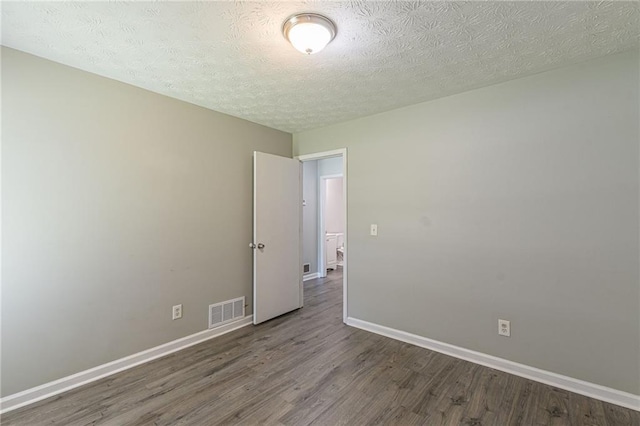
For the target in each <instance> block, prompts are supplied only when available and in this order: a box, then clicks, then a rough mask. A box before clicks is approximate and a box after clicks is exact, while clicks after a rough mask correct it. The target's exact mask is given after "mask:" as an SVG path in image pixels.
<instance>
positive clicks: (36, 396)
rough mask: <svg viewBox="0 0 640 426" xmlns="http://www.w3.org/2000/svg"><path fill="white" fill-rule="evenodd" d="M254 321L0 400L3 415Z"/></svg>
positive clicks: (247, 318) (188, 338) (203, 333)
mask: <svg viewBox="0 0 640 426" xmlns="http://www.w3.org/2000/svg"><path fill="white" fill-rule="evenodd" d="M252 321H253V315H248V316H245V317H244V318H242V319H240V320H238V321H235V322H232V323H229V324H225V325H223V326H220V327H217V328H212V329H210V330H204V331H200V332H198V333H195V334H192V335H190V336H186V337H183V338H181V339H177V340H174V341H172V342H169V343H165V344H163V345H160V346H156V347H154V348H151V349H147V350H145V351H142V352H138V353H136V354H133V355H129V356H127V357H124V358H120V359H117V360H115V361H111V362H108V363H106V364H102V365H99V366H97V367H94V368H90V369H89V370H85V371H81V372H79V373H76V374H72V375H71V376H67V377H63V378H61V379H58V380H55V381H53V382H49V383H45V384H43V385H40V386H37V387H35V388H31V389H27V390H25V391H22V392H18V393H15V394H13V395H8V396H6V397H4V398H2V399H0V414H2V413H6V412H8V411H11V410H15V409H16V408H20V407H24V406H25V405H29V404H33V403H34V402H37V401H40V400H43V399H45V398H49V397H51V396H54V395H57V394H59V393H62V392H66V391H68V390H71V389H74V388H77V387H78V386H82V385H85V384H87V383H90V382H93V381H96V380H99V379H102V378H103V377H107V376H110V375H112V374H115V373H118V372H120V371H124V370H127V369H129V368H132V367H135V366H137V365H140V364H144V363H145V362H149V361H152V360H154V359H156V358H160V357H163V356H165V355H169V354H171V353H173V352H177V351H179V350H182V349H185V348H188V347H189V346H193V345H196V344H198V343H202V342H204V341H205V340H209V339H213V338H214V337H218V336H221V335H223V334H226V333H229V332H231V331H234V330H237V329H239V328H242V327H245V326H247V325H250V324H251V323H252Z"/></svg>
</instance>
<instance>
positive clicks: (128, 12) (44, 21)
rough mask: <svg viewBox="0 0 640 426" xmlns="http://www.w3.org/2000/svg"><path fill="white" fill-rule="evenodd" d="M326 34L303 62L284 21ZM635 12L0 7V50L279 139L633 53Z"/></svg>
mask: <svg viewBox="0 0 640 426" xmlns="http://www.w3.org/2000/svg"><path fill="white" fill-rule="evenodd" d="M308 11H312V12H318V13H322V14H325V15H326V16H328V17H330V18H331V19H332V20H334V21H335V22H336V24H337V26H338V35H337V37H336V39H335V40H334V41H333V42H332V43H331V44H330V45H329V46H328V47H327V48H326V49H325V50H324V51H322V52H320V53H318V54H316V55H312V56H305V55H302V54H300V53H299V52H297V51H296V50H295V49H293V47H291V46H290V45H289V44H288V42H287V41H286V40H285V39H284V38H283V37H282V34H281V25H282V22H283V21H284V20H285V18H287V17H288V16H289V15H291V14H293V13H299V12H308ZM639 16H640V13H639V3H638V2H583V1H574V2H572V1H569V2H415V1H414V2H402V1H396V2H365V1H350V2H346V1H345V2H324V1H322V2H320V1H316V2H313V1H308V2H157V3H149V2H144V3H142V2H141V3H109V2H64V3H63V2H32V3H28V2H3V4H2V44H4V45H5V46H9V47H12V48H15V49H18V50H22V51H25V52H28V53H32V54H34V55H37V56H41V57H44V58H48V59H51V60H53V61H57V62H61V63H63V64H67V65H70V66H73V67H77V68H80V69H83V70H86V71H90V72H93V73H96V74H100V75H103V76H106V77H109V78H113V79H116V80H120V81H123V82H126V83H129V84H132V85H135V86H139V87H143V88H145V89H148V90H151V91H154V92H157V93H162V94H165V95H167V96H171V97H175V98H178V99H182V100H185V101H187V102H191V103H194V104H197V105H201V106H203V107H206V108H210V109H213V110H216V111H220V112H224V113H227V114H230V115H233V116H237V117H241V118H244V119H247V120H250V121H253V122H256V123H261V124H264V125H266V126H270V127H274V128H276V129H280V130H284V131H288V132H300V131H303V130H308V129H313V128H317V127H322V126H326V125H329V124H333V123H337V122H341V121H346V120H350V119H354V118H357V117H362V116H366V115H371V114H375V113H378V112H382V111H387V110H390V109H394V108H398V107H401V106H405V105H410V104H415V103H418V102H422V101H426V100H430V99H435V98H438V97H442V96H446V95H449V94H453V93H458V92H462V91H465V90H469V89H472V88H477V87H482V86H486V85H490V84H494V83H498V82H502V81H506V80H510V79H513V78H517V77H521V76H525V75H530V74H533V73H537V72H540V71H544V70H548V69H551V68H556V67H559V66H563V65H566V64H570V63H576V62H579V61H582V60H586V59H590V58H594V57H597V56H602V55H606V54H610V53H615V52H619V51H623V50H627V49H630V48H638V35H639V32H640V30H639V28H640V20H639Z"/></svg>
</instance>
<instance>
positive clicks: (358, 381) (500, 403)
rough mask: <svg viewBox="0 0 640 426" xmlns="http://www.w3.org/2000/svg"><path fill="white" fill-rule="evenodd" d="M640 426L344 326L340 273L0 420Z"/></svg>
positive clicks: (620, 414) (625, 414)
mask: <svg viewBox="0 0 640 426" xmlns="http://www.w3.org/2000/svg"><path fill="white" fill-rule="evenodd" d="M257 423H264V424H278V425H279V424H284V425H306V424H311V423H313V424H318V425H337V424H349V425H360V424H394V425H405V424H426V425H441V424H442V425H459V424H464V425H500V426H502V425H550V424H554V425H568V424H571V425H640V413H638V412H635V411H632V410H627V409H623V408H620V407H617V406H615V405H611V404H607V403H603V402H600V401H597V400H595V399H591V398H587V397H584V396H580V395H577V394H574V393H571V392H567V391H564V390H561V389H556V388H553V387H551V386H546V385H543V384H539V383H536V382H532V381H530V380H526V379H523V378H520V377H516V376H512V375H509V374H506V373H502V372H500V371H495V370H492V369H490V368H486V367H482V366H479V365H476V364H472V363H469V362H466V361H462V360H459V359H456V358H451V357H448V356H445V355H442V354H439V353H436V352H432V351H429V350H427V349H422V348H419V347H415V346H411V345H408V344H405V343H401V342H398V341H395V340H392V339H388V338H385V337H381V336H378V335H375V334H371V333H368V332H365V331H362V330H358V329H355V328H352V327H347V326H345V325H344V324H343V323H342V275H341V273H340V272H339V271H337V272H332V273H330V274H329V276H328V277H327V278H325V279H317V280H312V281H308V282H306V283H305V307H304V308H302V309H300V310H298V311H296V312H293V313H290V314H287V315H284V316H282V317H279V318H276V319H274V320H271V321H269V322H267V323H265V324H262V325H259V326H257V327H254V326H248V327H244V328H242V329H240V330H237V331H234V332H232V333H229V334H226V335H224V336H221V337H219V338H216V339H213V340H210V341H207V342H205V343H201V344H199V345H196V346H193V347H191V348H188V349H185V350H183V351H180V352H177V353H175V354H172V355H169V356H167V357H164V358H161V359H158V360H155V361H153V362H150V363H148V364H145V365H142V366H139V367H136V368H133V369H130V370H127V371H124V372H122V373H119V374H116V375H113V376H110V377H108V378H105V379H102V380H100V381H97V382H94V383H92V384H89V385H86V386H83V387H81V388H78V389H75V390H72V391H70V392H67V393H65V394H62V395H59V396H56V397H53V398H49V399H47V400H44V401H41V402H39V403H36V404H34V405H31V406H29V407H25V408H22V409H18V410H16V411H13V412H10V413H8V414H6V415H4V416H2V424H3V425H7V426H8V425H30V426H31V425H43V424H62V425H89V424H92V425H93V424H100V425H149V424H155V425H212V424H242V425H250V424H257Z"/></svg>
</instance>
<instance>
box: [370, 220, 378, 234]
mask: <svg viewBox="0 0 640 426" xmlns="http://www.w3.org/2000/svg"><path fill="white" fill-rule="evenodd" d="M371 235H372V236H374V237H377V236H378V225H376V224H375V223H372V224H371Z"/></svg>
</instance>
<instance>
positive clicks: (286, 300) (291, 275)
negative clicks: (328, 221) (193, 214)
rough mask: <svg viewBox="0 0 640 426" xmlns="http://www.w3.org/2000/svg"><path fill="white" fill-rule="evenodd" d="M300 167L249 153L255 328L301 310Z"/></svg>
mask: <svg viewBox="0 0 640 426" xmlns="http://www.w3.org/2000/svg"><path fill="white" fill-rule="evenodd" d="M301 171H302V167H301V163H300V161H298V160H294V159H291V158H286V157H280V156H277V155H271V154H265V153H263V152H257V151H256V152H254V153H253V243H252V245H251V246H252V247H253V323H254V324H259V323H261V322H264V321H267V320H270V319H271V318H275V317H277V316H279V315H282V314H285V313H287V312H290V311H293V310H294V309H298V308H301V307H302V261H301V258H300V253H301V252H302V246H301V244H302V240H301V223H302V220H301V217H302V185H301Z"/></svg>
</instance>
